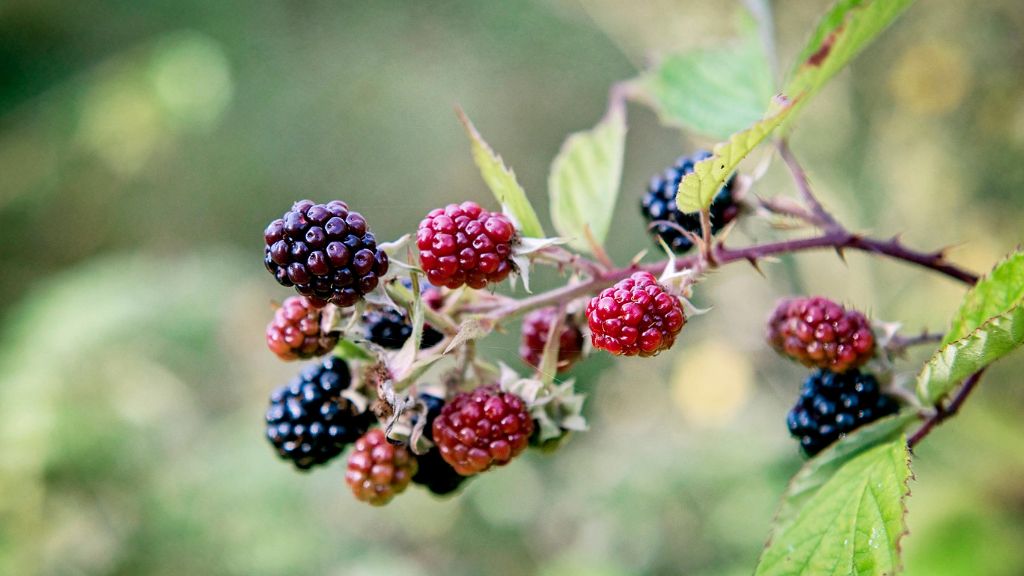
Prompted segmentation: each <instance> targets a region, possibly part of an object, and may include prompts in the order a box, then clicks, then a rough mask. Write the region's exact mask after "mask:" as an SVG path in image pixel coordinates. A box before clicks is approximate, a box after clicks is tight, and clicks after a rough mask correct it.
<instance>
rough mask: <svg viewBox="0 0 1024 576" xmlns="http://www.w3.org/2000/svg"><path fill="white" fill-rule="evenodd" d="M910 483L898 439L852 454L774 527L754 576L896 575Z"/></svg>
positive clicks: (903, 446)
mask: <svg viewBox="0 0 1024 576" xmlns="http://www.w3.org/2000/svg"><path fill="white" fill-rule="evenodd" d="M809 466H813V464H809ZM909 478H910V461H909V454H908V452H907V445H906V441H905V439H904V437H903V436H902V435H900V436H899V437H898V438H897V439H895V440H892V441H889V442H886V443H884V444H881V445H878V446H875V447H873V448H871V449H868V450H866V451H863V452H860V453H858V454H856V455H855V456H853V457H852V458H850V459H849V460H847V461H846V462H845V463H843V464H842V466H841V467H839V468H838V470H837V471H836V472H835V474H834V475H833V476H832V477H831V478H829V480H828V481H827V482H825V483H824V484H823V485H821V487H820V488H818V489H817V490H815V491H814V493H813V495H808V496H805V498H806V503H805V504H804V505H803V506H802V507H801V508H800V510H799V511H798V512H796V514H795V515H793V516H792V518H786V519H785V521H784V522H781V523H780V524H779V525H778V527H777V528H776V531H775V534H774V535H773V537H772V540H771V542H769V544H768V546H767V548H765V551H764V554H763V555H762V556H761V561H760V563H759V564H758V567H757V572H756V574H758V575H782V574H785V575H803V574H806V575H815V576H819V575H822V574H833V575H840V574H894V573H896V572H897V571H898V570H899V566H900V560H899V546H898V544H899V539H900V538H901V537H902V535H903V534H904V533H905V532H906V525H905V523H904V512H905V510H904V506H903V498H904V497H905V496H906V495H907V494H908V490H907V480H908V479H909Z"/></svg>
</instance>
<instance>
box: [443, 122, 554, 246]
mask: <svg viewBox="0 0 1024 576" xmlns="http://www.w3.org/2000/svg"><path fill="white" fill-rule="evenodd" d="M456 113H457V114H458V115H459V120H460V121H461V122H462V125H463V127H465V129H466V135H468V136H469V140H470V142H471V144H472V151H473V161H474V162H476V165H477V168H479V169H480V175H481V176H483V177H484V182H486V183H487V187H488V188H490V189H491V192H492V193H493V194H494V197H495V198H497V199H498V202H500V203H501V206H502V209H503V210H505V211H506V213H507V214H508V215H509V216H511V217H512V219H513V220H515V223H516V226H517V227H518V228H519V231H520V232H522V234H523V235H524V236H532V237H535V238H543V237H544V228H542V227H541V225H540V220H538V219H537V213H536V212H534V210H533V206H532V205H531V204H530V199H529V198H527V197H526V191H525V190H523V187H522V186H520V185H519V182H518V181H517V180H516V174H515V172H513V171H511V170H509V169H508V168H506V167H505V163H504V162H503V161H502V160H501V156H498V155H497V154H495V153H494V150H491V147H490V146H488V145H487V142H485V141H484V139H483V137H482V136H480V132H478V131H477V129H476V127H475V126H473V123H472V122H470V120H469V117H468V116H466V113H465V112H463V111H462V109H461V108H460V109H458V110H456Z"/></svg>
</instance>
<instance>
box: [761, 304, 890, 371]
mask: <svg viewBox="0 0 1024 576" xmlns="http://www.w3.org/2000/svg"><path fill="white" fill-rule="evenodd" d="M767 338H768V343H769V344H771V346H772V348H774V349H775V350H776V351H777V352H778V353H779V354H782V355H784V356H789V357H790V358H792V359H794V360H796V361H797V362H800V363H801V364H803V365H804V366H810V367H814V368H823V369H826V370H831V371H832V372H845V371H847V370H851V369H853V368H859V367H861V366H863V365H864V364H865V363H866V362H867V361H868V360H870V359H871V357H872V356H874V353H875V336H874V334H873V333H872V332H871V323H870V322H868V319H867V318H866V317H865V316H864V315H863V314H861V313H860V312H858V311H856V310H846V309H845V308H843V307H842V306H840V305H839V304H836V303H835V302H832V301H831V300H828V299H827V298H822V297H813V298H790V299H786V300H782V301H781V302H779V304H778V306H776V308H775V312H773V313H772V316H771V318H770V319H769V320H768V336H767Z"/></svg>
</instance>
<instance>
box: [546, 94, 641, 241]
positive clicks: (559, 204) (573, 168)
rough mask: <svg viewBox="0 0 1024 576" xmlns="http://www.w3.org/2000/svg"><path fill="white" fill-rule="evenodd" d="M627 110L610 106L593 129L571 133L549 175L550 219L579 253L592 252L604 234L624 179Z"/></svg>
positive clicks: (610, 221)
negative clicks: (581, 251)
mask: <svg viewBox="0 0 1024 576" xmlns="http://www.w3.org/2000/svg"><path fill="white" fill-rule="evenodd" d="M625 148H626V111H625V109H624V108H623V105H622V104H620V103H614V104H612V106H611V107H610V108H609V109H608V113H607V114H605V117H604V118H603V119H602V120H601V121H600V122H599V123H598V124H597V125H596V126H594V128H593V129H591V130H587V131H584V132H576V133H575V134H571V135H570V136H569V137H568V138H567V139H566V140H565V143H564V144H562V149H561V151H559V153H558V156H556V157H555V160H554V162H552V163H551V172H550V174H549V175H548V194H549V196H550V198H551V220H552V222H553V223H554V225H555V230H557V231H558V234H559V236H562V237H564V238H566V239H567V240H568V241H569V245H571V246H572V247H573V248H576V249H577V250H585V251H590V250H591V246H590V243H589V242H588V241H587V230H588V229H589V233H590V235H591V236H592V238H593V240H594V242H596V243H598V244H602V243H603V242H604V239H605V237H607V236H608V229H609V228H610V227H611V223H612V215H613V214H614V213H615V202H616V200H617V199H618V196H619V185H620V183H621V181H622V161H623V156H624V154H625Z"/></svg>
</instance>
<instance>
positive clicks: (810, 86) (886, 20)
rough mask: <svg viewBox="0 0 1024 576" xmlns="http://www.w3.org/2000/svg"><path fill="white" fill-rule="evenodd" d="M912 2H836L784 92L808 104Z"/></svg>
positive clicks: (856, 0) (861, 0) (805, 50)
mask: <svg viewBox="0 0 1024 576" xmlns="http://www.w3.org/2000/svg"><path fill="white" fill-rule="evenodd" d="M912 3H913V0H840V1H839V2H836V3H835V4H834V5H833V6H832V9H831V10H829V12H828V13H827V14H826V15H825V16H824V18H822V19H821V21H820V22H819V23H818V26H817V28H816V29H815V30H814V33H813V34H812V35H811V38H810V40H809V41H808V42H807V45H806V46H805V47H804V49H803V51H802V52H801V54H800V57H799V58H798V59H797V63H796V66H795V67H794V69H793V71H792V72H791V73H790V79H789V82H788V83H787V84H786V87H785V90H784V91H783V93H784V94H788V95H791V96H793V95H801V96H802V99H801V104H800V106H802V105H803V104H805V103H807V101H808V100H810V97H811V96H812V95H813V94H814V93H815V92H817V91H818V90H820V89H821V88H822V87H823V86H824V85H825V84H826V83H827V82H828V81H829V80H830V79H831V78H832V77H833V76H835V75H836V73H837V72H839V71H840V70H842V69H843V67H844V66H846V64H848V63H849V62H850V60H852V59H853V58H854V57H856V56H857V55H858V54H859V53H860V52H861V51H862V50H863V49H864V48H866V47H867V46H868V45H869V44H870V43H871V42H872V41H873V40H874V39H875V37H877V36H878V35H879V34H880V33H881V32H882V31H883V30H885V29H886V28H887V27H888V26H889V24H891V23H892V22H893V20H895V19H896V18H897V17H898V16H899V15H900V14H902V13H903V11H904V10H906V9H907V8H908V7H909V6H910V4H912ZM794 117H795V115H794Z"/></svg>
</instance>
